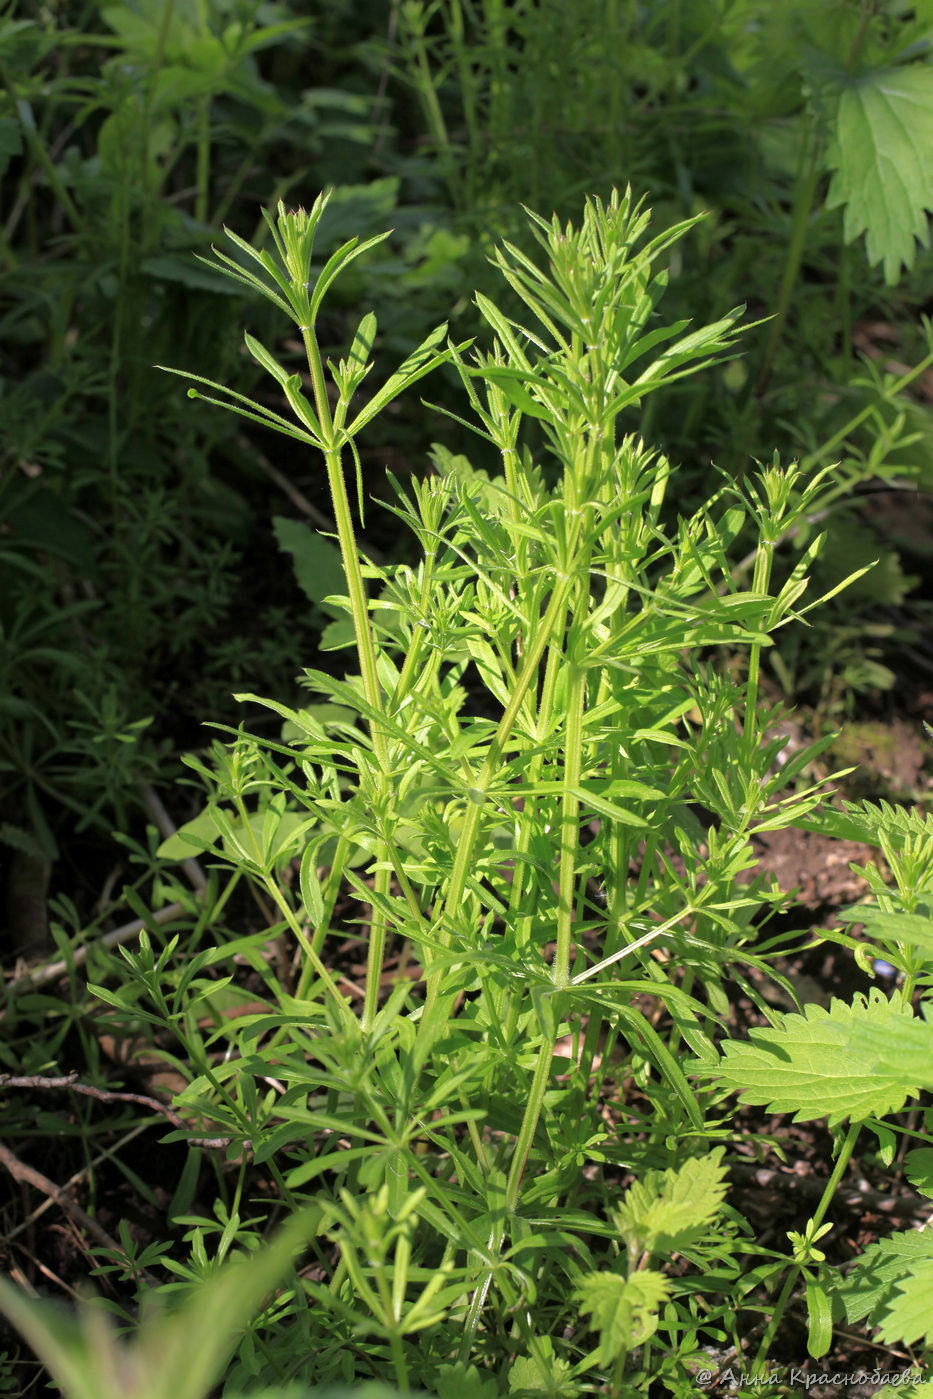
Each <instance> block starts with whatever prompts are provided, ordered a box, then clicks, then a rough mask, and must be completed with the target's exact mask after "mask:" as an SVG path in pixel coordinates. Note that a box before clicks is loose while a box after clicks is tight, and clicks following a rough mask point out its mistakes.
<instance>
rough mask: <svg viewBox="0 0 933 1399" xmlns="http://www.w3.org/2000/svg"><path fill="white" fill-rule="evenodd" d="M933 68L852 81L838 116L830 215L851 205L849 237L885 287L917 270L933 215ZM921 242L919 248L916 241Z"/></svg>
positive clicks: (880, 72)
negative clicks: (862, 247)
mask: <svg viewBox="0 0 933 1399" xmlns="http://www.w3.org/2000/svg"><path fill="white" fill-rule="evenodd" d="M931 150H933V67H929V66H928V65H927V64H925V63H915V64H912V65H911V66H909V67H903V68H875V69H872V70H870V71H869V72H866V73H862V74H860V75H859V76H858V77H855V78H853V79H851V80H850V81H849V82H848V83H847V85H846V86H845V87H844V88H843V89H842V92H841V94H840V97H839V105H838V107H837V110H836V133H835V142H834V144H833V147H832V150H831V151H830V154H829V163H830V165H831V166H833V167H834V170H835V173H834V175H833V178H832V183H831V184H830V187H829V194H828V196H827V199H826V205H827V208H830V209H832V208H835V207H836V206H837V205H840V204H843V205H845V216H844V222H843V228H844V236H845V240H846V242H847V243H851V242H852V241H853V240H854V239H856V238H857V237H858V236H859V234H860V233H864V234H865V244H866V248H867V251H868V261H869V262H870V263H873V264H874V263H878V262H883V263H884V276H885V281H886V282H888V284H889V285H892V286H893V285H894V283H896V282H897V279H898V276H899V273H900V269H901V266H902V265H903V266H904V267H905V268H908V269H909V268H911V267H912V266H913V263H914V258H915V257H916V254H917V243H918V242H919V243H921V244H924V245H926V244H927V242H928V239H929V225H928V222H927V211H933V161H931V159H930V151H931ZM915 240H916V241H915Z"/></svg>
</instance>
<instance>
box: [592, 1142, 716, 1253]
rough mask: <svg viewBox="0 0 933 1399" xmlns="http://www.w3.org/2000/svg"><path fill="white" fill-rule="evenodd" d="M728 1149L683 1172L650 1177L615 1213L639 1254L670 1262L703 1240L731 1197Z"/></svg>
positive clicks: (689, 1165) (690, 1163)
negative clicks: (728, 1191)
mask: <svg viewBox="0 0 933 1399" xmlns="http://www.w3.org/2000/svg"><path fill="white" fill-rule="evenodd" d="M723 1151H724V1148H723V1147H717V1148H716V1149H715V1151H711V1152H710V1154H709V1155H708V1156H702V1157H699V1158H691V1159H690V1160H688V1161H685V1162H684V1164H683V1165H682V1166H680V1167H679V1168H676V1169H675V1168H673V1167H671V1168H670V1169H668V1170H666V1171H664V1172H663V1174H662V1173H659V1172H657V1171H649V1172H648V1173H647V1175H646V1176H645V1177H644V1179H642V1180H640V1181H635V1183H634V1184H633V1185H631V1186H630V1187H629V1189H628V1190H627V1191H626V1193H625V1198H624V1200H623V1202H622V1204H621V1206H620V1207H619V1208H618V1209H617V1210H614V1211H613V1212H612V1218H613V1222H614V1223H615V1224H616V1226H617V1228H618V1229H619V1232H620V1233H621V1235H622V1237H623V1239H624V1240H625V1242H626V1244H630V1245H631V1246H632V1247H633V1248H634V1249H635V1250H636V1251H637V1252H638V1253H644V1252H647V1253H651V1254H653V1255H654V1256H655V1257H657V1256H660V1255H663V1256H665V1257H669V1256H670V1255H671V1254H672V1253H682V1252H683V1250H684V1249H685V1248H689V1246H690V1245H691V1244H692V1243H695V1242H696V1241H697V1240H698V1239H700V1238H702V1237H703V1235H704V1234H705V1233H706V1232H707V1229H708V1228H709V1225H710V1223H711V1222H712V1221H713V1219H715V1217H716V1215H717V1214H718V1213H719V1209H720V1206H721V1205H722V1202H723V1200H724V1199H725V1195H726V1183H725V1176H726V1170H725V1167H724V1166H723V1165H722V1156H723Z"/></svg>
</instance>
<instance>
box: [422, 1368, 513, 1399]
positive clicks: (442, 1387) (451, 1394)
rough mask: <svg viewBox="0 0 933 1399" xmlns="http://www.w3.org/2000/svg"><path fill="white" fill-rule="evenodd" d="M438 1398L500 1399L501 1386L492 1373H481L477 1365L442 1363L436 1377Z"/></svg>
mask: <svg viewBox="0 0 933 1399" xmlns="http://www.w3.org/2000/svg"><path fill="white" fill-rule="evenodd" d="M434 1390H435V1392H436V1394H437V1399H499V1386H498V1384H497V1383H496V1381H495V1379H493V1377H492V1376H491V1375H485V1376H483V1375H481V1374H480V1372H479V1370H477V1368H476V1366H475V1365H465V1364H464V1363H463V1361H462V1360H458V1361H457V1363H456V1365H442V1366H441V1368H440V1369H439V1370H438V1372H437V1374H436V1375H435V1377H434Z"/></svg>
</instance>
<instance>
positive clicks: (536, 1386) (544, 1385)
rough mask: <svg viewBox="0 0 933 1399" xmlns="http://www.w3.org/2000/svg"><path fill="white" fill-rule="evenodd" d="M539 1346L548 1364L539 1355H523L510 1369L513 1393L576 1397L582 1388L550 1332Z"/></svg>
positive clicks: (532, 1398) (544, 1398) (516, 1396)
mask: <svg viewBox="0 0 933 1399" xmlns="http://www.w3.org/2000/svg"><path fill="white" fill-rule="evenodd" d="M538 1346H539V1350H540V1351H541V1352H542V1353H543V1355H544V1358H545V1360H544V1366H543V1367H542V1364H541V1362H540V1361H539V1360H538V1358H537V1357H536V1356H533V1355H522V1356H519V1358H518V1359H517V1360H516V1361H515V1363H514V1364H513V1366H512V1368H511V1370H510V1371H509V1394H510V1395H511V1396H512V1397H513V1399H539V1396H540V1399H575V1396H576V1395H577V1394H578V1393H579V1390H578V1388H577V1386H576V1384H574V1383H573V1381H572V1380H571V1379H570V1366H569V1364H568V1363H567V1361H566V1360H564V1359H563V1357H562V1356H559V1355H555V1354H554V1348H553V1346H552V1344H551V1338H550V1336H542V1337H541V1339H540V1341H539V1342H538Z"/></svg>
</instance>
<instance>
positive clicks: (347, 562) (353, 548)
mask: <svg viewBox="0 0 933 1399" xmlns="http://www.w3.org/2000/svg"><path fill="white" fill-rule="evenodd" d="M301 333H302V338H303V340H304V344H305V352H306V354H307V357H308V368H309V370H310V372H311V382H312V384H313V387H314V400H315V406H316V409H317V414H318V421H319V422H320V423H321V426H322V428H323V430H324V437H325V441H330V442H333V441H334V425H333V418H332V416H331V411H330V404H329V402H328V399H327V389H326V386H325V383H324V368H323V365H322V363H321V355H320V351H319V349H318V344H317V337H316V335H315V331H314V327H313V326H303V327H302V332H301ZM324 459H325V462H326V465H327V481H328V485H329V486H330V494H331V502H332V504H333V510H334V519H335V521H336V524H337V539H338V542H339V544H340V557H341V559H342V561H343V570H344V575H345V577H346V580H347V592H348V594H349V597H350V611H351V614H352V617H353V631H354V635H355V638H356V651H357V656H358V659H359V665H360V674H361V677H362V682H363V694H364V695H365V697H366V701H367V703H368V704H369V706H370V708H371V710H372V711H373V713H374V714H375V715H376V716H378V715H380V714H382V713H383V712H384V706H383V700H382V690H381V687H380V684H379V672H378V668H377V663H376V646H375V641H374V639H373V631H372V625H371V623H370V619H369V605H368V602H367V598H366V585H365V583H364V582H363V570H362V568H361V566H360V556H359V550H358V548H357V544H356V534H355V531H354V529H353V516H352V514H351V511H350V501H349V498H348V496H347V485H346V482H345V481H344V479H343V463H342V460H341V451H340V448H339V447H337V446H331V447H329V448H328V449H327V450H326V451H325V454H324ZM369 727H370V734H371V737H372V744H373V752H374V754H375V757H376V765H377V768H378V777H377V782H378V784H379V787H380V789H381V792H382V791H384V790H385V783H386V781H387V780H388V775H389V774H388V767H389V751H388V745H387V742H386V735H385V732H384V730H383V728H382V726H381V725H380V723H379V720H378V717H376V718H374V719H372V720H371V721H370V725H369ZM375 858H376V872H375V877H374V884H373V893H374V895H375V896H376V898H375V899H374V901H373V903H372V906H371V908H372V913H371V918H370V924H369V945H368V948H367V954H366V988H365V994H364V999H363V1015H362V1028H363V1032H364V1034H365V1033H367V1032H368V1031H369V1029H370V1028H371V1026H372V1023H373V1021H374V1020H375V1018H376V1013H377V1011H378V1006H379V987H380V982H381V979H382V962H383V956H384V953H385V942H386V927H387V920H386V915H385V910H384V908H383V907H382V906H381V904H380V900H382V899H386V898H388V895H389V891H390V888H391V879H392V871H391V868H390V866H389V863H388V860H389V852H388V847H387V844H386V842H385V841H384V840H380V841H378V842H377V845H376V852H375Z"/></svg>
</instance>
